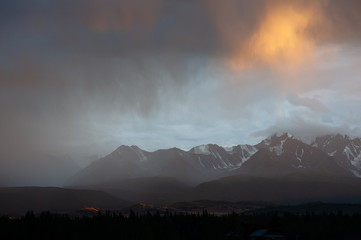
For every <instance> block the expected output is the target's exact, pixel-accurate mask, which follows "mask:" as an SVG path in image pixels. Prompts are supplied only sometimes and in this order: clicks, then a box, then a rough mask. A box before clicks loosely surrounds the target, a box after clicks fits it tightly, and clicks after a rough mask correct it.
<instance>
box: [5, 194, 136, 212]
mask: <svg viewBox="0 0 361 240" xmlns="http://www.w3.org/2000/svg"><path fill="white" fill-rule="evenodd" d="M129 204H130V203H129V202H127V201H124V200H122V199H120V198H117V197H114V196H111V195H109V194H107V193H104V192H101V191H94V190H75V189H65V188H55V187H14V188H0V215H4V214H7V215H22V214H25V213H26V212H27V211H34V212H41V211H53V212H59V213H61V212H67V213H69V212H73V211H77V210H80V209H82V208H84V207H96V208H104V209H121V208H123V207H125V206H127V205H129Z"/></svg>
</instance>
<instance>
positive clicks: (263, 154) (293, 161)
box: [239, 133, 348, 176]
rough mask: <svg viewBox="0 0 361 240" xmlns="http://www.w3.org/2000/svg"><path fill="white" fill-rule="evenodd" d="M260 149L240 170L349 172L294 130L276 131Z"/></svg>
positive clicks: (246, 171)
mask: <svg viewBox="0 0 361 240" xmlns="http://www.w3.org/2000/svg"><path fill="white" fill-rule="evenodd" d="M255 148H257V149H259V151H258V152H257V153H255V154H254V155H253V156H251V158H250V159H249V160H248V161H246V162H245V163H244V164H243V165H242V166H241V167H240V170H239V171H240V172H243V173H248V174H256V175H261V176H269V175H271V176H274V175H284V174H288V173H292V172H298V171H322V172H328V173H332V174H340V175H348V173H347V171H345V170H344V169H342V168H341V167H339V166H338V165H337V164H336V161H335V159H334V158H333V157H331V156H329V155H328V154H326V153H325V152H323V151H322V150H320V149H319V148H317V147H313V146H310V145H308V144H305V143H303V142H301V141H300V140H298V139H296V138H294V137H293V136H292V135H290V134H287V133H285V134H281V135H280V134H278V135H276V134H275V135H273V136H271V137H269V138H267V139H265V140H263V141H262V142H260V143H259V144H257V145H256V146H255Z"/></svg>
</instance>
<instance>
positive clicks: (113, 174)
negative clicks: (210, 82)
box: [68, 133, 361, 186]
mask: <svg viewBox="0 0 361 240" xmlns="http://www.w3.org/2000/svg"><path fill="white" fill-rule="evenodd" d="M305 171H307V172H310V171H311V172H324V173H327V174H331V175H339V176H349V177H360V176H361V139H360V138H351V137H349V136H347V135H340V134H336V135H327V136H322V137H317V138H316V139H315V140H314V142H312V143H311V144H306V143H304V142H302V141H301V140H299V139H297V138H295V137H293V136H292V135H290V134H288V133H284V134H278V135H277V134H274V135H272V136H270V137H268V138H266V139H264V140H263V141H261V142H260V143H258V144H256V145H236V146H233V147H228V148H224V147H221V146H218V145H216V144H207V145H200V146H196V147H194V148H192V149H190V150H189V151H184V150H181V149H178V148H171V149H162V150H157V151H154V152H148V151H144V150H142V149H140V148H139V147H137V146H124V145H123V146H120V147H119V148H117V149H116V150H115V151H113V152H112V153H110V154H109V155H107V156H105V157H103V158H101V159H99V160H97V161H95V162H94V163H92V164H90V165H89V166H88V167H86V168H84V169H83V170H81V171H80V172H78V173H77V174H76V175H75V176H73V177H72V178H71V179H70V180H69V181H68V185H71V186H89V185H99V184H103V183H107V182H111V181H113V182H114V181H120V180H125V179H133V178H145V177H155V176H157V177H171V178H174V179H176V180H177V181H179V182H182V183H185V184H188V185H197V184H199V183H202V182H207V181H212V180H215V179H219V178H221V177H226V176H231V175H236V174H247V175H253V176H260V177H269V176H284V175H287V174H291V173H296V172H305Z"/></svg>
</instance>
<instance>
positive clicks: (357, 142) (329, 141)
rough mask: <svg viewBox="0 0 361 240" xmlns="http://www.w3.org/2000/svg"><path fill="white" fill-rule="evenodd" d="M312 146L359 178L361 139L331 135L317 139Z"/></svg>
mask: <svg viewBox="0 0 361 240" xmlns="http://www.w3.org/2000/svg"><path fill="white" fill-rule="evenodd" d="M312 145H313V146H315V147H318V148H320V149H321V150H322V151H324V152H326V153H327V154H328V155H330V156H332V157H334V158H335V159H336V161H337V163H338V164H339V165H340V166H341V167H343V168H345V169H348V170H350V171H351V172H353V173H354V175H355V176H357V177H359V176H361V138H351V137H350V136H347V135H341V134H332V135H325V136H322V137H317V138H316V140H315V141H314V142H313V143H312Z"/></svg>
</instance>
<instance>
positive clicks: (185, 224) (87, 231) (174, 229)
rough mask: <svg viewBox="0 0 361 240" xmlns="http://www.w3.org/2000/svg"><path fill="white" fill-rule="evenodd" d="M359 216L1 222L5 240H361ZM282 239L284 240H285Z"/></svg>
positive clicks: (46, 216) (31, 217) (106, 216)
mask: <svg viewBox="0 0 361 240" xmlns="http://www.w3.org/2000/svg"><path fill="white" fill-rule="evenodd" d="M360 225H361V214H353V215H347V214H343V213H342V212H339V213H337V214H333V213H324V214H313V213H308V214H302V215H296V214H290V213H283V214H282V215H277V214H272V215H271V214H252V215H245V214H243V215H238V214H235V213H233V214H228V215H223V216H215V215H210V214H208V213H207V212H206V211H204V212H203V213H201V214H172V213H165V214H164V215H161V214H150V213H148V214H144V215H138V214H135V213H134V212H131V213H130V214H129V216H127V217H125V216H123V215H121V214H114V213H102V214H100V213H99V214H97V215H95V216H92V217H70V216H69V215H60V214H51V213H49V212H43V213H41V214H39V215H35V214H33V213H32V212H28V213H27V214H26V215H25V216H23V217H20V218H9V217H6V216H3V217H1V218H0V228H1V239H127V240H131V239H142V240H143V239H164V240H169V239H187V240H192V239H195V240H200V239H205V240H206V239H207V240H211V239H252V238H251V237H250V235H251V234H252V233H254V232H255V231H257V230H260V229H268V230H269V232H271V233H272V234H273V235H277V236H278V237H279V238H275V239H298V240H300V239H307V240H313V239H317V240H318V239H335V240H336V239H337V240H338V239H340V240H341V239H342V240H357V239H361V228H360ZM281 237H283V238H281ZM257 239H265V238H257Z"/></svg>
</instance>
